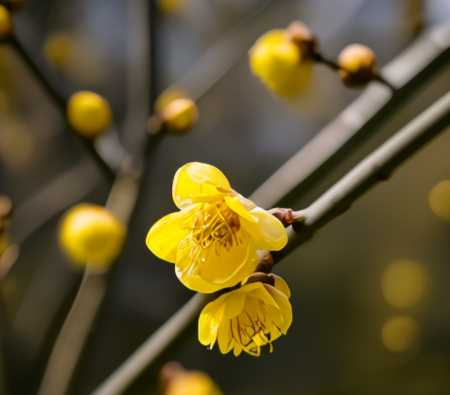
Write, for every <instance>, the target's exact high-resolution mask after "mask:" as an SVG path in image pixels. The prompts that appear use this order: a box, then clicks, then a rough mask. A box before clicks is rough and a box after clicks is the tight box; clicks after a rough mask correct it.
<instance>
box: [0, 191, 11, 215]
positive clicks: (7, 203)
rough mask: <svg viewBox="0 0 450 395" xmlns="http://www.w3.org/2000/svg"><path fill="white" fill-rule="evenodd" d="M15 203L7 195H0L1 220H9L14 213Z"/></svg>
mask: <svg viewBox="0 0 450 395" xmlns="http://www.w3.org/2000/svg"><path fill="white" fill-rule="evenodd" d="M12 210H13V205H12V202H11V199H10V198H9V197H7V196H4V195H0V221H4V220H7V219H8V218H9V217H10V216H11V213H12Z"/></svg>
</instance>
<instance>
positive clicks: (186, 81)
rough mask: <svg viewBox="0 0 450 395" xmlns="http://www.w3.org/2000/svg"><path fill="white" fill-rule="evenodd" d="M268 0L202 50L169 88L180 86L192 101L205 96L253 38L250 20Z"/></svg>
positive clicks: (227, 71) (264, 8)
mask: <svg viewBox="0 0 450 395" xmlns="http://www.w3.org/2000/svg"><path fill="white" fill-rule="evenodd" d="M271 3H272V0H264V1H262V2H261V4H260V5H258V7H256V9H254V10H252V11H251V12H250V13H249V14H248V15H246V16H245V17H243V18H242V20H240V21H239V22H238V23H237V24H236V25H235V26H233V27H232V28H231V29H229V30H228V31H227V32H225V33H224V34H223V36H222V37H221V38H220V39H219V40H218V41H217V42H216V43H215V44H213V45H212V46H211V47H210V48H208V49H207V50H206V52H205V53H204V54H203V55H202V56H200V58H199V59H198V60H197V62H196V63H195V64H194V66H192V68H190V69H189V70H188V71H187V72H186V73H185V74H184V75H183V76H182V77H181V78H180V79H179V80H177V81H176V82H175V83H174V84H172V86H170V87H169V88H168V89H171V88H174V89H176V88H178V89H179V88H182V89H186V90H187V92H189V95H190V97H191V98H192V99H193V100H194V101H198V100H200V99H201V98H202V97H204V96H205V95H207V94H208V93H209V92H210V91H211V90H212V89H213V88H214V87H215V86H216V85H217V84H218V83H219V82H220V81H222V79H223V78H224V77H225V76H226V75H227V74H228V73H229V72H230V71H231V70H232V69H233V67H234V66H235V65H237V64H238V62H239V60H240V59H241V58H242V56H243V55H244V54H247V51H248V48H249V47H250V46H251V43H252V42H253V40H254V39H255V36H254V35H253V34H249V30H251V29H250V28H251V27H252V26H254V19H255V18H257V17H259V16H260V15H261V14H263V13H264V12H265V11H266V10H267V8H268V7H269V6H270V5H271Z"/></svg>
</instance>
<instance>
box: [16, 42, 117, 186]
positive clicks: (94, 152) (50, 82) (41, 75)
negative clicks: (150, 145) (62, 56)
mask: <svg viewBox="0 0 450 395" xmlns="http://www.w3.org/2000/svg"><path fill="white" fill-rule="evenodd" d="M7 43H9V44H10V45H11V47H12V48H13V49H14V50H15V51H16V53H17V54H18V55H19V56H20V58H21V59H22V60H23V61H24V63H25V64H26V65H27V67H28V68H29V69H30V70H31V71H32V73H33V75H34V76H35V78H36V79H37V80H38V81H39V83H40V84H41V85H42V86H43V87H44V89H45V90H46V92H47V93H48V94H49V96H50V98H51V99H52V100H53V102H54V103H55V104H56V107H57V108H58V110H59V111H60V113H61V115H62V116H63V117H64V120H66V105H67V100H68V97H69V95H68V92H66V91H65V88H64V87H63V86H62V84H60V83H59V81H58V79H57V78H56V76H55V75H53V73H51V71H50V70H49V69H48V67H47V65H46V64H45V62H43V61H42V60H41V59H40V57H39V56H37V55H36V54H33V56H31V55H30V53H29V52H28V49H26V48H25V46H24V45H23V44H22V42H21V41H20V40H19V38H18V37H17V36H16V35H12V36H11V37H10V38H8V41H7ZM74 134H75V135H76V136H77V138H78V139H79V140H80V141H81V143H82V144H83V145H84V147H85V149H86V151H87V152H88V153H89V155H90V156H91V157H92V158H93V160H94V161H95V163H96V164H97V166H98V167H99V169H100V170H102V172H103V173H104V174H105V176H106V177H107V178H108V179H109V180H112V179H114V176H115V166H114V164H113V163H111V162H110V161H109V160H108V159H107V158H106V157H105V156H104V155H102V153H101V152H100V151H99V150H98V149H97V148H96V146H95V144H94V141H92V140H90V139H86V138H83V137H81V136H79V135H78V134H76V133H74Z"/></svg>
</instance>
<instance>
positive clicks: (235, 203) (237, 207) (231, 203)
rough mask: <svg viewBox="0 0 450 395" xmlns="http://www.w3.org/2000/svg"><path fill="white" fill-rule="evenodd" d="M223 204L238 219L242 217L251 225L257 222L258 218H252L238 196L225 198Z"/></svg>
mask: <svg viewBox="0 0 450 395" xmlns="http://www.w3.org/2000/svg"><path fill="white" fill-rule="evenodd" d="M225 203H226V204H227V206H228V207H229V208H230V209H231V210H233V211H234V212H235V213H236V214H237V215H239V217H242V218H244V219H245V220H247V221H249V222H252V223H255V222H258V218H257V217H255V216H253V215H252V213H251V212H250V211H249V210H248V209H247V208H246V207H245V206H244V205H243V204H242V202H241V199H240V197H239V196H226V197H225Z"/></svg>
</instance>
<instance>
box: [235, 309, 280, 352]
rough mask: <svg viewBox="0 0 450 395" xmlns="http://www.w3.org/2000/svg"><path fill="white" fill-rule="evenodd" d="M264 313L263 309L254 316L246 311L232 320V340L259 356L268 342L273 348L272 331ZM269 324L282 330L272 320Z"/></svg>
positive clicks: (271, 348)
mask: <svg viewBox="0 0 450 395" xmlns="http://www.w3.org/2000/svg"><path fill="white" fill-rule="evenodd" d="M263 314H264V312H263V310H262V309H261V310H260V311H258V313H257V314H256V315H255V316H254V317H252V316H251V315H250V314H249V313H248V312H245V311H244V312H243V313H242V314H240V315H239V316H238V317H236V318H234V319H232V320H231V321H230V330H231V338H232V340H234V341H235V342H236V343H238V344H239V345H240V346H241V347H242V348H243V349H244V350H245V351H246V352H248V353H249V354H251V355H254V356H259V355H260V354H261V347H262V346H265V345H266V344H268V345H269V348H270V352H272V350H273V346H272V341H273V339H271V337H272V336H271V331H270V330H269V328H268V327H267V324H268V323H267V322H265V321H266V320H265V319H264V316H263ZM269 326H271V327H274V328H276V329H277V330H278V331H280V328H278V327H277V326H276V324H275V323H274V322H270V324H269ZM280 332H281V331H280Z"/></svg>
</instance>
